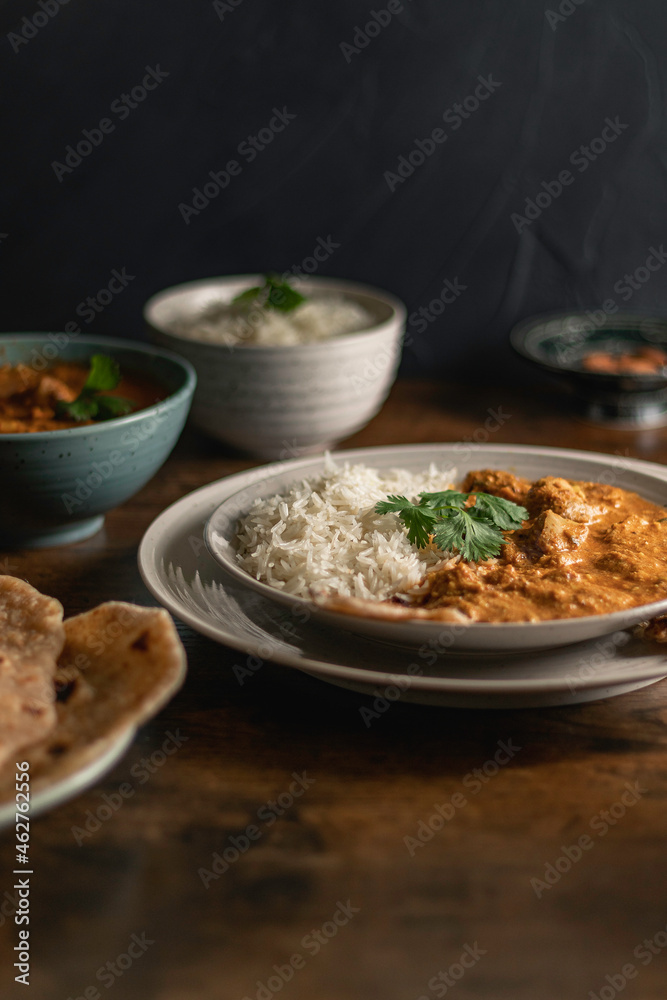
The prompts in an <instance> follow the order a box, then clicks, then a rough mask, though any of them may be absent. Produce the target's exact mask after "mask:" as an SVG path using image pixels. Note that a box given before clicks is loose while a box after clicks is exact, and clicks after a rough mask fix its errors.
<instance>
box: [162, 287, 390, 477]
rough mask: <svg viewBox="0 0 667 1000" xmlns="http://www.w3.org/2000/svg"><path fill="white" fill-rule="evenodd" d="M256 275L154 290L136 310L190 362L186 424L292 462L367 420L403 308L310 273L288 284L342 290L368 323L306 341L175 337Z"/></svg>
mask: <svg viewBox="0 0 667 1000" xmlns="http://www.w3.org/2000/svg"><path fill="white" fill-rule="evenodd" d="M261 281H262V278H261V277H260V276H259V275H240V276H234V277H224V278H208V279H205V280H202V281H192V282H189V283H187V284H183V285H177V286H175V287H174V288H169V289H166V290H165V291H163V292H160V293H159V294H157V295H154V296H153V297H152V298H151V299H149V301H148V302H147V303H146V305H145V307H144V318H145V320H146V323H147V325H148V329H149V334H150V336H151V339H152V340H153V341H154V342H155V343H157V344H160V345H161V346H163V347H167V348H169V349H170V350H172V351H177V352H178V353H179V354H182V355H183V356H184V357H186V358H187V359H188V360H189V361H190V362H191V363H192V364H193V366H194V368H195V370H196V372H197V377H198V383H197V391H196V393H195V397H194V402H193V405H192V416H191V420H192V423H193V424H194V425H195V426H196V427H198V428H199V429H200V430H202V431H204V432H205V433H207V434H209V435H211V436H212V437H214V438H217V439H218V440H220V441H223V442H225V443H226V444H230V445H232V446H234V447H235V448H238V449H240V450H242V451H245V452H247V453H249V454H252V455H256V456H258V457H260V458H270V459H271V458H292V457H295V456H297V455H301V454H308V453H309V452H316V451H320V452H321V451H323V450H324V449H325V448H326V447H327V446H329V445H331V444H333V443H335V442H336V441H340V440H341V439H342V438H344V437H348V436H349V435H350V434H353V433H354V432H355V431H357V430H359V429H360V428H361V427H363V426H364V425H365V424H367V423H368V421H369V420H370V419H371V418H372V417H374V416H375V414H376V413H377V412H378V410H379V409H380V407H381V406H382V404H383V403H384V401H385V399H386V397H387V395H388V393H389V389H390V388H391V386H392V384H393V382H394V379H395V378H396V371H397V369H398V363H399V360H400V355H401V346H402V341H403V334H404V331H405V315H406V313H405V307H404V305H403V304H402V303H401V302H399V301H398V299H396V298H394V297H393V296H392V295H389V294H387V293H386V292H381V291H379V290H377V289H375V288H371V287H369V286H366V285H361V284H357V283H356V282H349V281H338V280H334V279H329V278H310V279H308V280H304V281H296V280H295V281H293V282H290V283H291V284H292V285H293V287H294V288H295V289H296V290H297V291H299V292H301V293H302V294H303V295H305V296H308V295H322V294H333V295H339V294H340V295H344V296H345V297H347V298H349V299H351V300H353V301H355V302H358V303H360V304H361V305H363V306H364V307H365V308H366V309H367V310H368V311H369V312H370V313H371V315H372V316H373V318H374V322H373V324H372V326H370V327H368V328H367V329H364V330H361V331H359V332H356V333H345V334H341V335H339V336H336V337H331V338H329V339H327V340H322V341H319V342H317V343H310V344H295V345H288V346H275V347H270V346H261V345H252V344H235V345H233V346H229V345H223V344H215V343H210V342H208V341H202V340H193V339H190V338H189V337H186V336H183V335H182V334H180V333H179V327H180V326H181V325H189V324H192V323H194V322H195V321H196V320H197V319H198V318H200V317H201V315H202V313H203V312H204V311H205V310H206V309H207V308H208V307H210V306H212V305H214V304H221V303H222V304H224V303H229V302H231V300H232V299H233V298H234V297H235V296H236V295H238V294H239V293H240V292H243V291H245V290H246V289H248V288H250V287H251V286H253V285H257V284H260V283H261Z"/></svg>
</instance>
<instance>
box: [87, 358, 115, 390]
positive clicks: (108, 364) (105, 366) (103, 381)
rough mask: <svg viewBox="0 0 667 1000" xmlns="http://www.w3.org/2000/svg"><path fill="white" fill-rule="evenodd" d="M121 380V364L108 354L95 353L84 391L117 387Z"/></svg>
mask: <svg viewBox="0 0 667 1000" xmlns="http://www.w3.org/2000/svg"><path fill="white" fill-rule="evenodd" d="M119 382H120V366H119V364H118V362H117V361H115V360H114V359H113V358H110V357H108V355H106V354H93V356H92V357H91V359H90V371H89V372H88V377H87V378H86V381H85V382H84V383H83V390H82V393H83V392H104V391H105V390H106V391H108V390H109V389H115V388H116V386H117V385H118V383H119Z"/></svg>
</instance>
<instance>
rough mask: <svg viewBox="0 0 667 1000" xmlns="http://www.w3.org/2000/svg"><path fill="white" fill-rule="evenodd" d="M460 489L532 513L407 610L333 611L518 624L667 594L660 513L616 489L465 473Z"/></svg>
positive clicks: (666, 528) (346, 603) (440, 578)
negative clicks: (490, 555) (497, 550)
mask: <svg viewBox="0 0 667 1000" xmlns="http://www.w3.org/2000/svg"><path fill="white" fill-rule="evenodd" d="M462 490H463V491H464V492H477V493H491V494H493V495H495V496H499V497H504V498H505V499H506V500H511V501H513V502H514V503H517V504H521V505H522V506H523V507H525V508H526V509H527V510H528V512H529V514H530V519H529V520H528V521H524V523H523V525H522V527H521V528H518V529H517V530H515V531H506V532H503V534H504V535H505V538H506V544H505V545H503V547H502V550H501V554H500V555H499V556H498V557H497V558H494V559H488V560H486V561H484V562H464V561H462V560H461V559H460V558H459V557H457V556H455V557H453V558H452V559H450V560H448V561H447V562H446V563H445V565H444V566H442V567H441V568H440V569H436V570H434V571H433V572H431V573H430V574H429V575H428V576H427V577H426V579H425V581H424V584H423V586H422V587H420V588H418V592H417V593H416V595H414V596H413V597H412V598H411V600H410V603H409V604H408V605H404V606H401V604H400V601H397V599H396V598H394V599H393V603H391V604H384V605H383V607H384V609H385V610H384V613H383V612H382V611H380V606H378V605H377V604H376V605H375V609H376V610H375V611H374V610H372V608H371V606H370V602H361V601H356V600H354V599H347V600H345V599H342V598H340V599H337V600H334V601H331V602H330V603H329V606H330V607H332V608H333V607H334V605H337V609H338V610H341V611H347V612H348V613H353V614H369V613H370V614H371V615H372V616H373V617H383V618H427V619H431V620H433V619H435V620H441V621H457V620H458V621H464V620H465V621H480V622H524V621H540V620H547V619H554V618H581V617H583V616H585V615H597V614H604V613H606V612H610V611H619V610H621V609H623V608H631V607H636V606H638V605H640V604H648V603H650V602H652V601H658V600H662V599H663V598H665V597H667V510H666V509H665V508H664V507H659V506H656V504H653V503H650V502H649V501H648V500H643V499H642V497H640V496H638V495H637V494H636V493H629V492H628V491H626V490H622V489H619V488H618V487H615V486H605V485H602V484H601V483H586V482H577V481H574V480H567V479H560V478H557V477H554V476H545V477H544V478H543V479H538V480H537V481H536V482H532V483H531V482H529V481H528V480H526V479H520V478H519V477H517V476H514V475H512V474H511V473H509V472H502V471H498V470H490V469H485V470H483V471H479V472H470V473H468V475H467V477H466V479H465V482H464V484H463V486H462ZM362 603H363V604H365V605H366V608H365V610H363V611H362V607H361V605H362Z"/></svg>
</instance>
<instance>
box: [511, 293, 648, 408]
mask: <svg viewBox="0 0 667 1000" xmlns="http://www.w3.org/2000/svg"><path fill="white" fill-rule="evenodd" d="M599 316H600V313H599V311H598V312H594V311H590V310H589V311H588V312H562V313H547V314H545V315H542V316H531V317H529V318H528V319H525V320H523V321H522V322H521V323H519V324H517V326H515V327H514V329H513V330H512V332H511V334H510V341H511V344H512V346H513V348H514V350H515V351H517V353H518V354H520V355H521V356H522V357H524V358H527V359H528V361H532V362H533V364H536V365H539V367H540V368H542V369H543V370H544V371H547V372H549V373H550V374H552V375H554V376H556V377H557V378H558V380H559V381H560V383H561V385H562V386H563V387H564V388H565V389H567V390H568V391H569V392H571V393H572V394H573V395H574V397H575V398H576V400H577V402H578V405H579V409H580V412H581V413H582V415H583V416H584V417H586V418H587V419H589V420H592V421H594V422H595V423H604V424H615V425H616V426H618V427H628V428H633V427H636V428H640V427H661V426H663V425H664V424H667V368H663V369H662V370H661V371H659V372H655V373H651V374H629V373H628V374H614V373H609V374H608V373H603V372H591V371H587V370H586V369H585V368H584V367H583V365H582V360H583V358H584V356H585V355H586V354H588V353H589V352H590V351H592V350H595V351H610V352H611V353H619V352H620V351H621V350H623V349H625V350H632V349H633V348H636V347H659V348H661V349H663V350H665V351H666V352H667V319H661V318H659V317H652V316H643V315H640V314H637V313H617V314H616V315H613V316H605V317H604V320H603V321H601V322H600V321H599Z"/></svg>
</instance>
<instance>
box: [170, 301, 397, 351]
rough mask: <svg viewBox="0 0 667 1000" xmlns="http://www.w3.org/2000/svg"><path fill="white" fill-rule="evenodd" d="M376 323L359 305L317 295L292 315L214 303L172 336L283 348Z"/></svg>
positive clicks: (226, 343) (313, 341)
mask: <svg viewBox="0 0 667 1000" xmlns="http://www.w3.org/2000/svg"><path fill="white" fill-rule="evenodd" d="M376 323H377V320H376V319H375V317H374V316H373V315H372V314H371V313H370V312H369V311H368V310H367V309H365V308H364V307H363V306H362V305H361V304H360V303H358V302H354V301H352V300H351V299H347V298H345V297H344V296H342V295H320V296H313V297H310V298H308V299H306V301H305V302H304V303H302V305H300V306H297V308H296V309H293V310H292V311H291V312H280V311H279V310H278V309H264V308H259V307H257V308H252V307H250V308H247V309H238V308H234V307H233V306H230V305H228V304H227V303H224V302H215V303H212V304H211V305H209V306H208V307H207V308H206V309H204V310H203V312H202V314H201V316H198V317H197V318H196V319H194V320H189V321H188V322H184V321H181V322H179V323H177V324H176V323H175V324H174V332H175V333H177V334H178V335H179V336H181V337H186V338H187V339H189V340H200V341H204V342H206V343H211V344H223V345H228V346H234V345H238V344H243V345H250V346H259V347H262V346H264V347H271V346H277V347H280V346H283V347H285V346H290V345H292V344H310V343H316V342H318V341H321V340H328V339H329V338H330V337H338V336H340V335H342V334H346V333H355V332H359V331H361V330H366V329H368V328H369V327H372V326H375V324H376Z"/></svg>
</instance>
